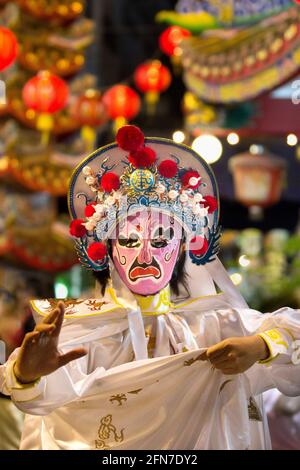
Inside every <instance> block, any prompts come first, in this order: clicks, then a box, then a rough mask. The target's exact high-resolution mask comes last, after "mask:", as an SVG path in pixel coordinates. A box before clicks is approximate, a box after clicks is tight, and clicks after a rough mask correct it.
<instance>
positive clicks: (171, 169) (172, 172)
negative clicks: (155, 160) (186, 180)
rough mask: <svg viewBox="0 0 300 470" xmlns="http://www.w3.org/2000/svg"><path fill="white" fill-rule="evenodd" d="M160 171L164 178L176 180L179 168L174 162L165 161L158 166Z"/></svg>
mask: <svg viewBox="0 0 300 470" xmlns="http://www.w3.org/2000/svg"><path fill="white" fill-rule="evenodd" d="M158 171H159V173H160V174H161V176H163V177H164V178H174V176H176V175H177V172H178V166H177V163H176V162H174V161H173V160H163V161H162V162H161V163H160V164H159V166H158Z"/></svg>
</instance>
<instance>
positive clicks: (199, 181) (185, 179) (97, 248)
mask: <svg viewBox="0 0 300 470" xmlns="http://www.w3.org/2000/svg"><path fill="white" fill-rule="evenodd" d="M218 206H219V203H218V189H217V184H216V180H215V177H214V174H213V172H212V170H211V169H210V167H209V166H208V165H207V163H206V162H205V161H204V160H203V159H201V158H200V157H199V155H198V154H197V153H196V152H194V151H193V150H192V149H191V148H189V147H187V146H185V145H182V144H176V143H175V142H173V141H172V140H168V139H162V138H144V135H143V133H142V132H141V130H140V129H139V128H137V127H135V126H124V127H122V128H121V129H120V130H119V132H118V134H117V142H116V143H113V144H111V145H107V146H105V147H102V148H100V149H98V150H96V151H95V152H94V153H92V154H91V155H90V156H89V157H87V158H86V159H85V160H83V161H82V162H81V163H80V164H79V165H78V166H77V167H76V169H75V171H74V173H73V175H72V178H71V183H70V190H69V210H70V214H71V216H72V219H73V220H72V222H71V225H70V233H71V235H73V236H75V237H76V238H77V240H76V247H77V251H78V255H79V259H80V261H81V262H82V263H83V264H84V266H85V267H87V268H89V269H92V270H94V271H101V270H103V269H105V268H106V267H107V266H108V254H107V248H106V242H107V240H108V239H109V238H111V237H112V236H113V233H114V230H115V229H116V227H117V224H118V223H119V222H120V221H121V220H122V219H124V218H126V217H127V216H128V215H129V214H131V213H135V212H137V211H140V210H143V209H145V208H151V210H154V211H159V212H164V213H167V214H170V216H171V217H173V218H175V219H176V220H177V221H179V222H180V224H181V226H182V227H183V230H184V232H185V236H186V239H187V243H188V246H189V255H190V257H191V259H192V262H193V263H195V264H197V265H203V264H205V263H208V262H210V261H212V260H213V259H214V258H215V255H216V254H217V251H218V240H219V237H220V229H219V227H218V218H219V207H218Z"/></svg>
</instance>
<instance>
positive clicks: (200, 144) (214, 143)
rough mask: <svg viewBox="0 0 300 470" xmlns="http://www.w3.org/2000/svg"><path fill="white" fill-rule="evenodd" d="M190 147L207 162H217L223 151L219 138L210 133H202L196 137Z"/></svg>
mask: <svg viewBox="0 0 300 470" xmlns="http://www.w3.org/2000/svg"><path fill="white" fill-rule="evenodd" d="M192 149H193V150H195V152H197V153H198V154H199V155H200V157H202V158H203V159H204V160H205V161H206V162H207V163H208V164H211V163H215V162H217V161H218V160H219V159H220V158H221V156H222V153H223V146H222V143H221V141H220V139H218V138H217V137H216V136H214V135H210V134H203V135H200V136H199V137H197V138H196V139H195V140H194V142H193V143H192Z"/></svg>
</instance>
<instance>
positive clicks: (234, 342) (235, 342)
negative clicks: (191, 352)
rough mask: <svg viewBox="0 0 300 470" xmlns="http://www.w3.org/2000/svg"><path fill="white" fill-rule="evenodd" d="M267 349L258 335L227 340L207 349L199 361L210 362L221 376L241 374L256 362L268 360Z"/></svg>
mask: <svg viewBox="0 0 300 470" xmlns="http://www.w3.org/2000/svg"><path fill="white" fill-rule="evenodd" d="M269 354H270V353H269V349H268V346H267V344H266V343H265V341H264V340H263V338H261V337H260V336H259V335H255V336H244V337H239V338H228V339H225V340H224V341H221V342H220V343H217V344H215V345H214V346H211V347H210V348H208V349H207V350H206V351H205V352H204V353H203V354H202V355H201V360H203V361H210V362H211V364H212V366H213V367H214V368H215V369H219V370H220V371H221V372H223V374H226V375H232V374H241V373H242V372H245V371H246V370H247V369H249V368H250V367H251V366H253V364H255V363H256V362H257V361H262V360H265V359H267V358H268V356H269Z"/></svg>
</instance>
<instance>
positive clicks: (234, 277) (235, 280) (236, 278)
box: [230, 273, 243, 286]
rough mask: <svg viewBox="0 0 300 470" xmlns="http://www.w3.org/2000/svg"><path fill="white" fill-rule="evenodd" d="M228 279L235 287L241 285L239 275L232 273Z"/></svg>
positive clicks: (240, 276)
mask: <svg viewBox="0 0 300 470" xmlns="http://www.w3.org/2000/svg"><path fill="white" fill-rule="evenodd" d="M230 279H231V280H232V282H233V284H234V285H235V286H238V285H239V284H241V282H242V280H243V276H242V275H241V274H240V273H233V274H231V276H230Z"/></svg>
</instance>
